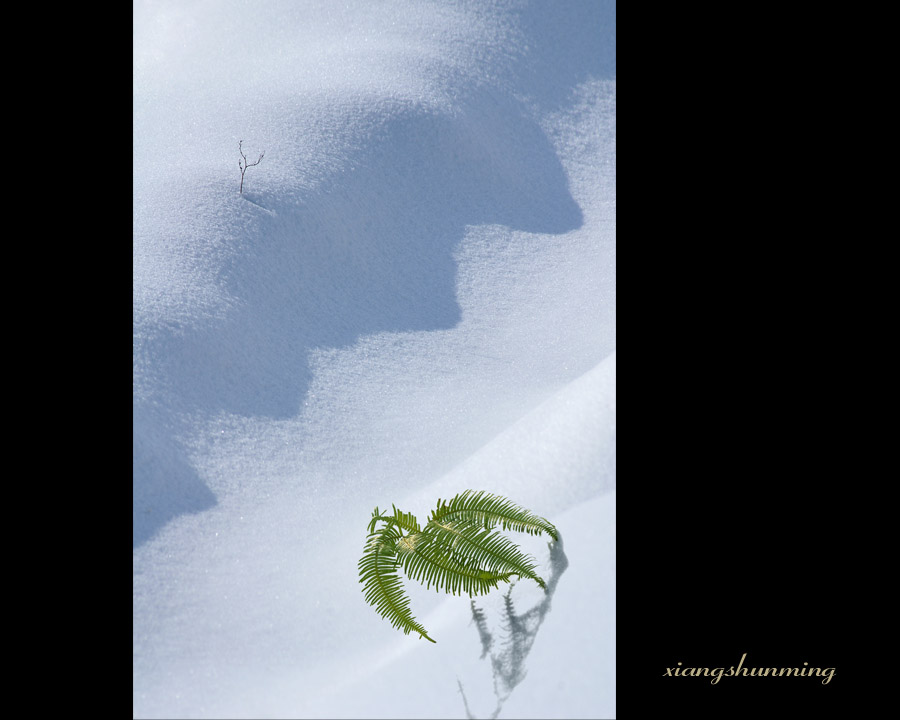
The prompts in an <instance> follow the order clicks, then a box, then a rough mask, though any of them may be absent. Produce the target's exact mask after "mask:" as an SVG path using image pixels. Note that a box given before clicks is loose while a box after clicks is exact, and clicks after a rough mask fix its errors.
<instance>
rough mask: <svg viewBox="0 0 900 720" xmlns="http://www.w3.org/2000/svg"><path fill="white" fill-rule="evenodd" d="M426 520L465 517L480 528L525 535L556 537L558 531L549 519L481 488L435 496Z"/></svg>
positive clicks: (457, 520) (460, 519) (446, 521)
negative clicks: (446, 498) (444, 497)
mask: <svg viewBox="0 0 900 720" xmlns="http://www.w3.org/2000/svg"><path fill="white" fill-rule="evenodd" d="M430 520H432V521H434V522H438V523H442V524H443V523H453V522H459V521H465V522H469V523H473V524H476V525H479V526H480V527H483V528H494V527H496V526H497V525H500V527H501V529H503V530H514V531H516V532H525V533H528V534H529V535H540V534H541V533H542V532H546V533H547V534H549V535H550V537H552V538H553V539H554V540H559V531H558V530H557V529H556V527H555V526H554V525H553V524H552V523H550V522H548V521H547V520H545V519H544V518H542V517H538V516H537V515H535V514H533V513H532V512H530V511H529V510H526V509H525V508H522V507H519V506H518V505H516V504H514V503H512V502H510V501H509V500H507V499H506V498H503V497H499V496H497V495H491V494H490V493H487V492H484V491H479V492H475V491H474V490H466V491H465V492H462V493H460V494H459V495H457V496H456V497H454V498H453V499H452V500H450V501H449V502H448V501H444V502H441V501H440V500H438V506H437V509H435V510H434V511H432V513H431V518H430Z"/></svg>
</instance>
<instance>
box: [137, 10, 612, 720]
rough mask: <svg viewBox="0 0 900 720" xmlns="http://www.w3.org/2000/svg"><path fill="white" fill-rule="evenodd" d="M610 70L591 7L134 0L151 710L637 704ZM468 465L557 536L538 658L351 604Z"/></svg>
mask: <svg viewBox="0 0 900 720" xmlns="http://www.w3.org/2000/svg"><path fill="white" fill-rule="evenodd" d="M615 87H616V86H615V3H613V2H603V1H602V0H596V1H595V0H584V1H576V0H570V1H569V0H564V1H562V2H520V1H518V0H509V1H505V0H503V1H497V2H488V1H485V0H472V1H471V2H450V1H448V2H430V1H426V0H396V1H393V2H392V1H386V2H371V1H370V0H349V1H347V2H333V1H331V0H321V1H293V0H283V1H278V0H266V1H265V2H260V1H259V0H248V1H246V2H243V1H240V0H215V1H213V0H208V1H207V0H135V2H134V102H133V116H134V128H133V135H134V148H133V152H134V178H133V188H134V230H133V235H134V245H133V247H134V251H133V257H134V268H133V287H134V292H133V298H134V302H133V306H134V310H133V324H134V352H133V358H134V362H133V367H134V373H133V378H134V402H133V523H134V533H133V557H134V563H133V573H134V575H133V576H134V596H133V612H134V616H133V619H134V622H133V633H134V635H133V671H134V687H133V691H134V696H133V702H134V708H133V711H134V716H135V717H174V716H177V717H222V716H227V717H260V716H272V717H390V718H400V717H457V716H458V717H466V715H467V713H468V714H470V715H471V716H474V717H487V716H490V715H492V714H494V713H499V717H506V716H510V717H511V716H515V717H612V716H614V714H615V695H614V687H615V665H614V660H615V624H614V619H615V601H614V596H615V593H614V577H615V570H614V557H615V553H614V540H615V533H614V529H615V359H616V358H615V347H616V342H615V162H616V155H615V137H616V134H615V98H616V93H615ZM239 141H243V148H244V150H245V152H246V154H247V156H248V158H249V160H250V161H251V162H253V161H254V160H256V158H257V157H259V155H260V154H261V153H263V152H265V155H264V157H263V159H262V160H261V161H260V163H259V165H257V166H254V167H251V168H249V169H248V170H247V172H246V175H245V177H244V192H243V193H242V194H241V193H239V192H238V185H239V183H240V179H241V178H240V169H239V168H238V160H239V159H240V155H239V154H238V142H239ZM468 487H473V488H476V489H485V490H489V491H492V492H496V493H500V494H505V495H507V496H509V497H510V498H511V499H513V500H514V501H516V502H518V503H520V504H522V505H525V506H527V507H529V508H530V509H532V510H534V511H535V512H537V513H538V514H540V515H544V516H545V517H547V518H548V519H550V520H551V521H552V522H554V523H555V524H556V525H557V526H558V527H559V528H560V530H561V532H562V535H563V539H564V560H563V559H561V558H563V556H562V555H560V554H559V553H562V552H563V551H562V547H560V548H558V549H557V555H555V556H552V557H551V556H550V555H549V554H548V548H547V546H546V542H545V541H542V540H537V541H536V542H535V539H534V538H528V537H527V536H526V538H525V539H522V538H516V539H517V540H518V541H521V542H523V543H524V544H526V545H527V546H528V547H529V548H530V550H531V551H532V552H533V553H534V554H535V557H536V558H537V559H538V560H539V562H540V563H542V564H543V566H544V568H545V569H546V570H547V571H548V572H556V578H557V581H558V582H557V583H556V584H555V586H554V592H553V593H552V596H551V595H548V596H542V595H540V594H538V595H535V594H534V593H530V592H529V590H528V589H527V588H525V587H520V586H518V585H517V586H516V587H515V588H514V595H512V596H511V597H512V598H513V599H514V600H515V602H516V607H518V608H521V609H522V611H523V612H525V609H527V608H529V607H530V608H532V609H533V612H531V614H529V615H528V617H529V618H539V622H538V621H535V622H532V625H533V626H534V628H533V632H532V630H529V633H530V634H529V635H528V643H527V652H522V651H517V653H518V654H516V655H514V656H510V655H509V654H508V653H505V650H503V647H504V646H503V645H502V643H501V642H500V637H501V634H502V631H503V628H502V626H503V603H502V602H501V600H502V593H498V594H497V596H496V597H488V598H484V599H482V600H481V602H483V606H484V609H485V612H486V613H487V615H488V618H489V621H490V622H492V623H494V626H495V630H496V633H495V636H496V638H497V641H496V643H495V644H494V645H493V646H492V650H491V652H487V651H486V650H485V648H484V647H483V646H482V645H481V644H480V641H479V635H478V632H477V630H476V628H475V627H474V625H473V624H472V613H471V608H470V605H469V600H468V598H460V597H451V598H446V597H443V596H438V595H436V594H435V593H434V592H433V591H432V592H426V591H424V589H422V588H416V587H410V594H411V596H412V599H413V611H414V613H416V615H417V617H419V619H420V620H422V621H423V622H424V623H425V624H426V627H428V628H429V630H431V629H432V628H433V630H434V633H435V637H436V639H438V644H437V645H432V644H430V643H426V642H425V641H421V640H419V639H417V638H414V637H412V636H404V635H403V634H402V633H400V632H398V631H396V630H394V629H392V628H391V627H390V625H389V624H388V623H387V622H386V621H384V620H382V619H381V618H380V617H379V616H378V614H377V613H376V612H375V611H374V609H372V608H371V607H370V606H368V605H367V604H366V603H365V601H364V599H363V597H362V593H361V591H360V588H361V586H360V585H359V584H358V581H357V580H358V576H357V568H356V562H357V560H358V558H359V554H360V552H361V549H362V544H363V541H364V538H365V527H366V523H367V521H368V518H369V516H370V514H371V511H372V508H373V507H374V506H375V505H379V506H381V507H385V506H388V507H389V506H390V504H391V503H392V502H393V503H396V504H397V505H398V506H400V507H401V508H402V509H404V510H407V511H410V512H413V513H415V514H416V515H418V516H419V518H420V519H423V518H425V517H426V516H427V514H428V512H429V511H430V510H431V508H432V507H433V506H434V503H435V501H436V500H437V498H438V497H443V498H447V497H450V496H451V495H453V494H455V493H456V492H460V491H462V490H464V489H466V488H468ZM554 558H555V559H554ZM553 568H556V571H554V570H553ZM511 657H512V658H513V659H512V660H510V658H511ZM500 667H507V668H508V667H512V668H513V669H514V670H515V673H516V674H515V681H514V682H513V681H509V677H512V675H509V676H505V675H502V673H501V674H500V675H498V672H499V670H498V668H500ZM498 678H500V681H498ZM503 678H506V680H503ZM507 681H508V682H507ZM504 682H506V684H505V685H504ZM393 688H397V689H398V692H394V691H393ZM498 688H499V689H498ZM399 690H402V691H399Z"/></svg>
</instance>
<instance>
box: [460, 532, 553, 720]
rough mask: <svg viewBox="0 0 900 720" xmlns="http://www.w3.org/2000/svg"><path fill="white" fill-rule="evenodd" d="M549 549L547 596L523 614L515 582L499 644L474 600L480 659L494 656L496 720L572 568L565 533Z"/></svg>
mask: <svg viewBox="0 0 900 720" xmlns="http://www.w3.org/2000/svg"><path fill="white" fill-rule="evenodd" d="M549 548H550V558H549V567H550V572H549V573H548V577H547V589H546V591H545V593H544V596H543V599H542V600H541V601H540V602H539V603H538V604H537V605H535V606H534V607H532V608H530V609H529V610H526V611H525V612H522V613H519V612H517V610H516V607H515V603H514V602H513V599H512V591H513V588H514V587H515V584H511V585H510V587H509V590H507V591H506V593H505V595H504V596H503V612H502V617H501V619H500V630H501V635H502V637H501V641H500V642H499V643H496V644H495V642H494V633H492V632H491V630H490V628H489V626H488V621H487V617H486V615H485V612H484V610H483V609H482V608H479V607H478V606H477V605H476V604H475V600H474V599H473V600H472V601H471V608H472V620H473V622H474V624H475V627H476V629H477V631H478V637H479V639H480V641H481V650H482V652H481V658H480V659H484V658H485V657H487V656H488V655H489V656H490V659H491V672H492V674H493V681H494V695H495V696H496V698H497V705H496V707H495V708H494V711H493V712H492V713H491V715H490V718H492V720H493V718H496V717H498V716H499V715H500V711H501V710H502V709H503V704H504V703H505V702H506V701H507V700H508V699H509V696H510V695H511V694H512V691H513V690H514V689H515V688H516V686H517V685H519V683H521V682H522V680H524V679H525V676H526V674H527V673H526V668H525V660H526V658H527V657H528V654H529V653H530V652H531V647H532V645H533V644H534V641H535V638H536V637H537V633H538V630H539V629H540V627H541V625H542V624H543V622H544V619H545V618H546V617H547V614H548V613H549V612H550V607H551V603H552V600H553V594H554V593H555V592H556V586H557V584H558V583H559V579H560V577H561V576H562V574H563V573H564V572H565V571H566V568H568V567H569V559H568V558H567V557H566V553H565V551H564V550H563V540H562V536H560V538H559V540H558V541H556V542H553V543H550V544H549ZM457 684H458V685H459V692H460V694H461V695H462V697H463V704H464V706H465V710H466V717H467V718H469V720H475V716H474V715H472V712H471V710H470V708H469V703H468V699H467V698H466V693H465V690H464V688H463V686H462V683H461V682H460V681H459V679H458V678H457Z"/></svg>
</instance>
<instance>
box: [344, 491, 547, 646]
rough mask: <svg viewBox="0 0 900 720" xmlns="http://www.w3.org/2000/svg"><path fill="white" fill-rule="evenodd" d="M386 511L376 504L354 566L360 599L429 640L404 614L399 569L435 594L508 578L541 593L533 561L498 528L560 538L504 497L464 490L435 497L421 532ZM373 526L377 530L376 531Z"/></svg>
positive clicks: (410, 518)
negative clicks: (529, 581)
mask: <svg viewBox="0 0 900 720" xmlns="http://www.w3.org/2000/svg"><path fill="white" fill-rule="evenodd" d="M391 507H392V508H393V512H392V513H382V512H380V511H379V509H378V508H377V507H376V508H375V510H374V512H373V513H372V517H371V519H370V520H369V524H368V530H369V536H368V537H367V539H366V545H365V548H364V550H363V556H362V558H361V559H360V561H359V574H360V579H359V581H360V582H361V583H364V585H363V592H364V593H365V598H366V602H368V603H369V604H370V605H372V606H374V607H375V609H376V610H377V611H378V612H379V613H380V614H381V616H382V617H384V618H387V619H388V620H389V621H390V623H391V624H392V625H393V626H394V627H397V628H399V629H401V630H403V631H404V633H407V634H408V633H410V632H416V633H418V634H419V635H420V636H421V637H423V638H426V639H427V640H429V641H431V642H435V641H434V640H432V638H430V637H428V633H427V632H426V631H425V628H424V627H423V626H422V625H421V624H420V623H418V622H417V621H416V619H415V618H414V617H413V615H412V611H411V610H410V602H409V598H408V597H407V596H406V594H405V593H404V591H403V585H402V583H401V579H400V569H401V568H402V569H403V570H404V572H405V573H406V575H407V576H408V577H409V578H410V579H411V580H417V581H419V582H421V583H423V584H425V586H426V588H431V586H432V585H434V587H435V590H437V591H441V590H443V591H444V592H447V593H451V594H453V595H456V594H463V593H465V594H467V595H469V596H473V595H484V594H485V593H488V592H490V591H491V590H493V589H495V588H497V586H498V585H499V583H501V582H510V581H511V578H512V577H513V576H516V577H520V578H523V577H524V578H530V579H532V580H534V581H535V582H536V583H537V584H538V585H540V586H541V587H542V588H545V589H546V583H545V582H544V581H543V579H542V578H540V577H539V576H538V574H537V568H536V566H535V561H534V558H532V557H531V556H530V555H526V554H524V553H523V552H521V551H520V550H519V548H518V547H517V546H516V545H515V544H514V543H513V542H512V541H510V540H509V539H507V538H506V537H504V536H503V535H501V534H500V533H499V532H498V531H497V530H496V528H497V527H498V526H499V527H500V528H501V529H502V530H515V531H518V532H526V533H528V534H530V535H540V534H541V533H543V532H546V533H548V534H549V535H550V536H551V537H552V538H553V539H554V540H558V539H559V532H558V531H557V529H556V528H555V527H554V526H553V525H552V524H551V523H550V522H548V521H547V520H545V519H544V518H541V517H538V516H537V515H534V514H533V513H531V512H530V511H528V510H526V509H524V508H522V507H519V506H518V505H515V504H514V503H512V502H510V501H509V500H507V499H506V498H502V497H499V496H497V495H491V494H490V493H486V492H475V491H473V490H466V491H465V492H463V493H460V494H459V495H456V496H455V497H454V498H452V499H451V500H449V501H443V502H442V501H441V500H438V504H437V509H435V510H434V511H433V512H432V514H431V517H430V518H429V520H428V522H427V523H426V524H425V527H424V528H423V527H420V525H419V522H418V520H417V519H416V517H415V516H414V515H413V514H412V513H405V512H402V511H401V510H399V509H398V508H397V507H396V506H395V505H392V506H391ZM379 523H383V527H381V528H378V529H376V527H377V525H378V524H379Z"/></svg>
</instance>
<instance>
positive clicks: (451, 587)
mask: <svg viewBox="0 0 900 720" xmlns="http://www.w3.org/2000/svg"><path fill="white" fill-rule="evenodd" d="M434 540H435V534H434V533H433V532H429V529H428V528H426V530H425V532H422V533H419V534H418V535H413V536H410V537H409V538H404V539H403V540H401V541H400V542H399V543H398V549H399V558H400V562H401V563H402V565H403V569H404V570H405V571H406V574H407V576H408V577H409V578H410V579H411V580H417V581H418V582H420V583H422V584H423V585H425V588H426V589H430V588H431V586H432V584H433V585H434V586H435V587H434V589H435V590H436V591H441V590H443V591H444V592H447V593H450V594H452V595H457V594H459V595H461V594H463V593H466V594H467V595H469V596H472V595H485V594H487V593H488V592H490V591H491V590H493V589H495V588H496V587H497V584H498V583H499V582H501V581H502V582H508V581H509V579H510V577H511V576H512V575H514V574H515V573H513V572H491V571H488V570H483V569H482V568H480V567H479V566H477V565H474V564H471V563H467V562H464V559H463V558H464V556H463V555H461V554H460V553H456V552H451V551H448V549H447V548H446V547H445V546H443V545H442V544H441V543H440V542H434Z"/></svg>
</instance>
